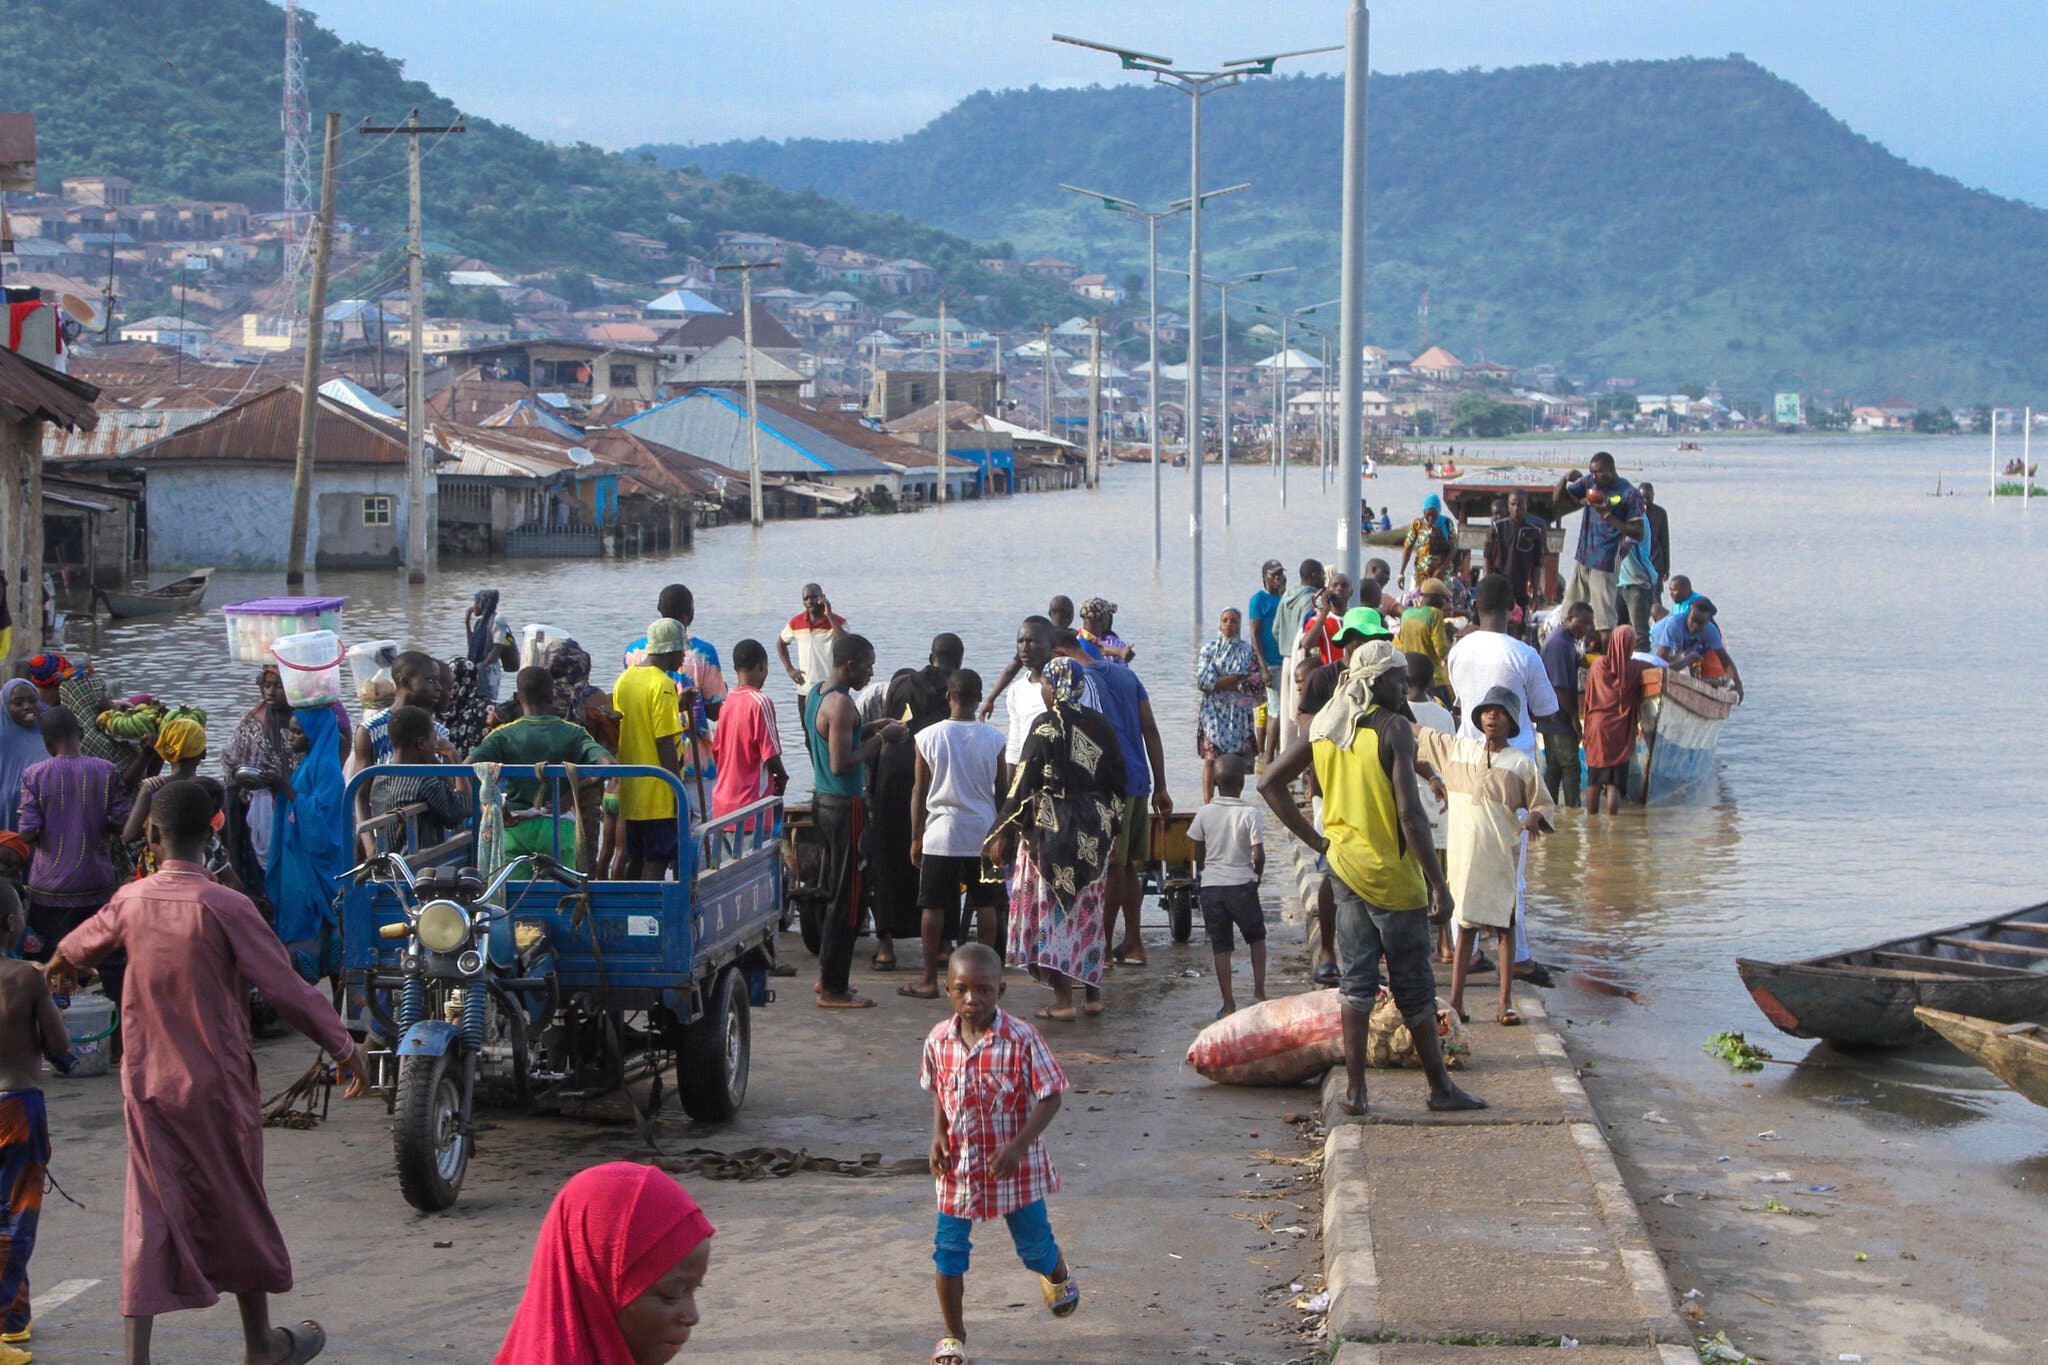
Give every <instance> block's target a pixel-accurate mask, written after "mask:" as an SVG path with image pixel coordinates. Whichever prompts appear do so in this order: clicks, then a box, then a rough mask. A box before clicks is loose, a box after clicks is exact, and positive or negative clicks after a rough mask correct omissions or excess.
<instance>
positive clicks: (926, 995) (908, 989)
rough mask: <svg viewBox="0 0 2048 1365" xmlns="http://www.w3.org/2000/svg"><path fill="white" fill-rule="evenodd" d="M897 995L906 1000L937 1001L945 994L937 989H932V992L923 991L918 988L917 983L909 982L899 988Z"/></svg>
mask: <svg viewBox="0 0 2048 1365" xmlns="http://www.w3.org/2000/svg"><path fill="white" fill-rule="evenodd" d="M896 994H898V995H900V996H902V997H903V998H904V999H905V1000H936V999H938V998H939V996H940V995H941V994H943V992H941V991H940V990H939V989H938V988H937V987H934V988H932V989H931V990H930V991H921V990H919V989H918V988H917V984H916V983H915V982H908V983H906V984H904V985H901V986H898V987H897V988H896Z"/></svg>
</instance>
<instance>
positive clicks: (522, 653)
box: [519, 622, 571, 668]
mask: <svg viewBox="0 0 2048 1365" xmlns="http://www.w3.org/2000/svg"><path fill="white" fill-rule="evenodd" d="M569 638H571V637H570V634H569V632H568V631H566V630H563V629H562V628H561V627H560V626H546V625H541V624H539V623H538V622H536V623H534V624H532V625H529V626H527V627H525V628H524V629H523V630H521V631H520V632H519V666H520V667H521V668H545V667H546V666H547V652H548V650H549V649H551V648H553V647H554V646H556V645H558V644H560V643H561V642H562V641H564V640H567V639H569Z"/></svg>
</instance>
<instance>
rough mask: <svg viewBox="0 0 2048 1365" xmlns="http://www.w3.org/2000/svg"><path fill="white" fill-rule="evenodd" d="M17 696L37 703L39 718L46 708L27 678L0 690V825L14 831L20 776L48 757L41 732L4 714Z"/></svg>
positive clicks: (32, 724) (14, 680)
mask: <svg viewBox="0 0 2048 1365" xmlns="http://www.w3.org/2000/svg"><path fill="white" fill-rule="evenodd" d="M16 692H26V693H28V694H29V695H30V696H31V697H35V699H36V712H37V714H38V715H40V714H41V713H42V712H43V711H44V710H46V709H47V708H46V707H44V706H43V700H42V698H41V697H40V696H38V695H37V693H36V685H35V684H34V683H32V682H30V681H29V680H28V679H27V678H12V679H9V680H8V682H7V685H6V686H5V687H0V825H5V826H6V827H7V828H8V829H10V830H11V829H13V828H14V820H15V813H16V811H17V810H18V809H19V808H20V803H21V775H22V774H23V773H25V772H27V771H28V770H29V769H30V768H31V767H33V766H34V765H36V764H38V763H40V762H42V761H43V760H44V759H46V758H48V757H49V756H50V751H49V750H48V749H46V748H44V747H43V730H42V727H41V726H40V725H38V724H37V723H36V722H35V721H30V722H29V723H28V724H26V725H23V724H21V723H20V722H19V721H17V720H15V718H14V714H13V713H12V712H11V711H9V710H7V703H8V702H10V701H12V700H14V694H15V693H16ZM22 861H23V862H27V861H28V852H27V846H26V845H24V846H23V849H22Z"/></svg>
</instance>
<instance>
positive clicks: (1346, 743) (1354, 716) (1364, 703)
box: [1308, 640, 1408, 750]
mask: <svg viewBox="0 0 2048 1365" xmlns="http://www.w3.org/2000/svg"><path fill="white" fill-rule="evenodd" d="M1397 668H1398V669H1401V670H1402V671H1403V672H1405V671H1407V668H1408V656H1407V655H1406V654H1403V653H1402V652H1401V651H1400V650H1398V649H1396V648H1394V645H1393V643H1392V642H1391V641H1388V640H1367V641H1366V642H1365V643H1364V644H1362V645H1360V646H1359V647H1358V648H1357V649H1355V650H1353V651H1351V657H1350V659H1348V660H1347V661H1346V662H1345V664H1344V671H1343V673H1342V674H1341V675H1339V677H1338V679H1337V690H1336V691H1335V692H1334V693H1332V694H1331V696H1330V700H1329V701H1328V702H1326V703H1324V705H1323V709H1322V710H1320V711H1318V712H1316V718H1315V720H1314V722H1313V723H1311V724H1310V726H1309V728H1308V736H1309V738H1310V739H1311V740H1328V741H1329V742H1330V743H1332V744H1335V745H1336V746H1337V747H1338V748H1339V749H1347V750H1348V749H1349V748H1350V747H1351V741H1352V740H1353V739H1355V738H1356V737H1357V735H1358V722H1359V721H1360V720H1361V719H1363V718H1364V716H1365V713H1366V712H1367V711H1370V710H1371V709H1372V706H1373V700H1372V685H1373V683H1374V682H1375V681H1377V680H1378V679H1379V678H1380V677H1381V676H1382V675H1384V674H1387V673H1391V672H1393V671H1394V670H1395V669H1397Z"/></svg>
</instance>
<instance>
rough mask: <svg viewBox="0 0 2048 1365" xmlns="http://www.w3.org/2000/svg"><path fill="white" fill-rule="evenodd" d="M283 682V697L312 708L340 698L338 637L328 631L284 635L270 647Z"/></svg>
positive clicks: (303, 706)
mask: <svg viewBox="0 0 2048 1365" xmlns="http://www.w3.org/2000/svg"><path fill="white" fill-rule="evenodd" d="M270 653H271V655H272V656H273V657H274V658H275V659H276V660H277V663H278V673H279V675H280V676H281V677H282V679H283V681H284V699H285V700H286V701H287V702H289V703H290V704H291V705H292V706H294V707H298V708H302V709H306V710H313V709H316V708H318V707H322V706H332V705H334V704H335V703H336V702H338V701H340V700H341V661H342V657H343V651H342V647H341V640H340V639H339V638H338V637H337V636H336V635H335V633H334V632H333V631H331V630H309V631H307V632H305V633H304V634H302V635H287V636H285V637H284V638H282V639H280V640H277V641H276V642H274V643H273V644H272V645H271V646H270Z"/></svg>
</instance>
